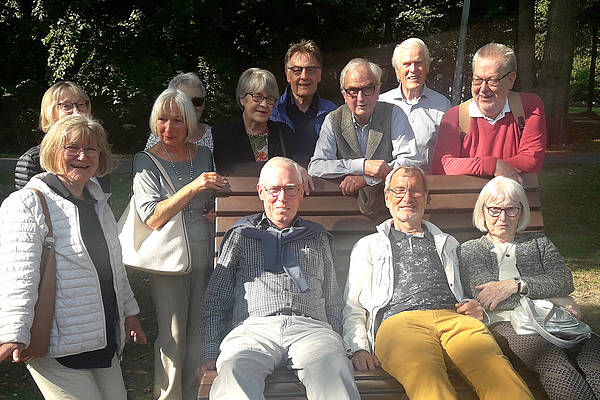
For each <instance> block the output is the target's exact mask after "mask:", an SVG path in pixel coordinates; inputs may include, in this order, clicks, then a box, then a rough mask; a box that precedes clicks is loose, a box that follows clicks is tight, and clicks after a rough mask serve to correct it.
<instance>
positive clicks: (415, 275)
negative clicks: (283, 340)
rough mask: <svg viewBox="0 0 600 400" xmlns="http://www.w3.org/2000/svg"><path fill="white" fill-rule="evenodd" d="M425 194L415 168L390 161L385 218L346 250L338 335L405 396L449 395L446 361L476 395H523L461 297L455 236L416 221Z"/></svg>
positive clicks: (472, 306)
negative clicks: (347, 266) (343, 300)
mask: <svg viewBox="0 0 600 400" xmlns="http://www.w3.org/2000/svg"><path fill="white" fill-rule="evenodd" d="M427 201H428V191H427V184H426V181H425V174H424V173H423V171H422V170H421V169H419V168H417V167H411V166H401V167H398V168H396V169H394V170H393V171H392V172H390V174H389V175H388V176H387V177H386V181H385V202H386V206H387V207H388V208H389V210H390V213H391V215H392V219H389V220H387V221H385V222H383V223H382V224H380V225H379V226H378V227H377V233H374V234H371V235H369V236H367V237H364V238H362V239H361V240H360V241H358V243H357V244H356V245H355V246H354V248H353V250H352V254H351V256H350V269H349V273H348V282H347V284H346V292H345V298H346V307H345V308H344V341H345V344H346V348H347V349H348V350H347V351H348V353H349V354H352V362H353V364H354V367H355V368H356V369H357V370H360V371H363V370H369V369H373V368H375V367H376V366H379V365H381V367H383V369H384V370H385V371H387V372H388V373H389V374H391V375H392V376H393V377H394V378H396V379H397V380H398V381H399V382H400V383H401V384H402V385H403V386H404V389H405V391H406V394H407V395H408V397H409V398H410V399H411V400H415V399H455V398H456V391H455V390H454V388H453V386H452V384H451V383H450V381H449V379H448V374H447V366H446V361H447V360H449V361H451V363H452V364H453V365H455V366H456V367H457V368H458V370H459V371H460V374H461V375H462V376H464V377H465V378H466V379H467V380H468V381H469V382H470V384H471V386H472V387H473V389H474V390H475V392H476V393H477V395H478V396H479V398H481V399H531V398H532V395H531V393H530V392H529V389H528V388H527V386H526V385H525V383H524V382H523V381H522V380H521V378H520V377H519V375H518V374H517V373H516V372H515V371H514V370H513V368H512V366H511V365H510V363H509V362H508V360H507V359H506V357H504V356H503V355H502V352H501V351H500V349H499V347H498V345H497V344H496V342H495V340H494V338H493V337H492V335H491V334H490V333H489V331H488V330H487V329H486V328H485V326H484V325H483V323H481V321H479V319H481V318H482V310H481V306H480V305H479V303H478V302H477V301H476V300H466V299H465V298H464V295H463V289H462V286H461V282H460V278H459V268H458V257H457V253H456V250H457V248H458V246H459V245H458V242H457V240H456V239H454V238H453V237H452V236H450V235H447V234H445V233H443V232H442V231H440V230H439V229H438V228H437V227H436V226H435V225H433V224H431V223H429V222H428V221H424V220H423V214H424V211H425V205H426V204H427ZM382 321H383V322H382ZM373 348H374V349H375V352H374V353H373Z"/></svg>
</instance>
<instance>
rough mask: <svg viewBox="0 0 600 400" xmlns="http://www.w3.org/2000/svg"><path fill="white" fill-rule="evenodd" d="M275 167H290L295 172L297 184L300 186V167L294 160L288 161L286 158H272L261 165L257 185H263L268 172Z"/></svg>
mask: <svg viewBox="0 0 600 400" xmlns="http://www.w3.org/2000/svg"><path fill="white" fill-rule="evenodd" d="M276 167H292V168H293V169H294V171H296V176H297V178H298V182H299V183H300V184H302V173H301V172H300V166H299V165H298V163H296V162H295V161H294V160H290V159H289V158H286V157H273V158H271V159H270V160H269V161H267V162H266V163H265V165H263V167H262V169H261V170H260V177H259V178H258V184H259V185H263V184H264V183H265V180H266V179H267V176H268V174H269V172H270V171H271V170H272V169H274V168H276Z"/></svg>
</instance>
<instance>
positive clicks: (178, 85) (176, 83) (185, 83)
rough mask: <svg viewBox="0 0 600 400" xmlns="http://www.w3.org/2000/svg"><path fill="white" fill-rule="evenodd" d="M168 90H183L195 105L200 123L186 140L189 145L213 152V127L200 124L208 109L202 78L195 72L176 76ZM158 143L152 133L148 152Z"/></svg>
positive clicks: (156, 137)
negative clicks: (203, 114)
mask: <svg viewBox="0 0 600 400" xmlns="http://www.w3.org/2000/svg"><path fill="white" fill-rule="evenodd" d="M168 88H169V89H179V90H181V91H182V92H183V93H185V94H186V95H187V97H189V99H190V100H191V101H192V104H193V105H194V111H196V118H197V120H198V123H197V125H196V129H194V131H193V132H189V134H188V137H187V139H186V140H187V141H188V142H189V143H194V144H197V145H198V146H206V147H208V148H209V149H210V151H212V150H213V138H212V133H211V126H210V125H207V124H205V123H203V122H200V120H201V119H202V113H203V112H204V109H205V108H206V89H205V88H204V84H202V81H201V80H200V78H198V75H196V74H194V73H193V72H188V73H185V74H179V75H176V76H175V77H174V78H173V79H171V81H170V82H169V86H168ZM158 142H159V139H158V136H156V135H155V134H153V133H150V136H149V137H148V141H147V142H146V150H148V149H149V148H150V147H152V146H154V145H155V144H157V143H158Z"/></svg>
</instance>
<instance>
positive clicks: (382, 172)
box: [365, 160, 393, 179]
mask: <svg viewBox="0 0 600 400" xmlns="http://www.w3.org/2000/svg"><path fill="white" fill-rule="evenodd" d="M392 169H393V168H392V167H390V165H389V164H388V163H386V162H385V161H383V160H365V175H368V176H372V177H373V178H379V179H385V177H386V176H387V174H389V173H390V172H391V171H392Z"/></svg>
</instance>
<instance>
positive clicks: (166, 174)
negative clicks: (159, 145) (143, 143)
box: [142, 150, 177, 194]
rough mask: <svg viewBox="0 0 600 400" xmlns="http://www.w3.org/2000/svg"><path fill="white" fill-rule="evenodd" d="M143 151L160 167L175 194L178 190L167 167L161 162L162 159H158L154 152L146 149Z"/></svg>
mask: <svg viewBox="0 0 600 400" xmlns="http://www.w3.org/2000/svg"><path fill="white" fill-rule="evenodd" d="M142 153H145V154H146V155H147V156H148V157H150V160H152V162H153V163H154V165H156V168H158V170H159V171H160V173H161V174H162V176H163V177H164V178H165V180H166V181H167V183H168V184H169V187H170V188H171V190H172V191H173V194H175V193H176V192H177V190H175V186H174V185H173V182H172V181H171V178H170V177H169V174H168V173H167V170H165V168H164V167H163V166H162V164H161V163H160V161H159V160H158V158H157V157H156V156H155V155H154V154H152V153H150V152H149V151H146V150H144V151H142Z"/></svg>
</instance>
